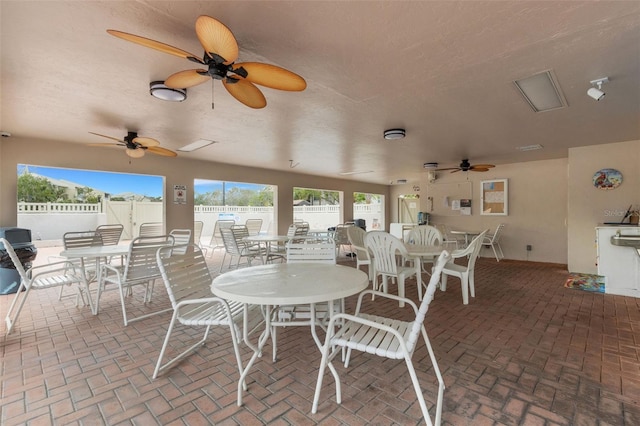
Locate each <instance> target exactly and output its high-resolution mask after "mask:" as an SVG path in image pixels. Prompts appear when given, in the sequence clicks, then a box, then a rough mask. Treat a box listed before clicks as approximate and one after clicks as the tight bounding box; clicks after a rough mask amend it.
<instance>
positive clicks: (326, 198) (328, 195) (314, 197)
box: [293, 188, 340, 205]
mask: <svg viewBox="0 0 640 426" xmlns="http://www.w3.org/2000/svg"><path fill="white" fill-rule="evenodd" d="M293 199H294V200H306V201H308V202H309V203H310V204H312V205H319V204H330V205H336V204H340V193H339V192H338V191H323V190H320V189H309V188H293Z"/></svg>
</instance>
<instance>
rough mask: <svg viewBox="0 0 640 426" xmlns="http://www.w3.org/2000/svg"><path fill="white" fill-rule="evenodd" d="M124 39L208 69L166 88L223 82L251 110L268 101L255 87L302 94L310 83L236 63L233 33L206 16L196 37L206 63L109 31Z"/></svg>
mask: <svg viewBox="0 0 640 426" xmlns="http://www.w3.org/2000/svg"><path fill="white" fill-rule="evenodd" d="M107 32H108V33H109V34H111V35H112V36H115V37H119V38H121V39H124V40H127V41H131V42H133V43H137V44H140V45H142V46H145V47H150V48H152V49H156V50H159V51H161V52H164V53H168V54H170V55H175V56H179V57H181V58H185V59H188V60H190V61H192V62H196V63H198V64H201V65H204V66H205V67H206V69H190V70H185V71H180V72H177V73H175V74H172V75H171V76H169V77H168V78H167V79H166V80H165V82H164V84H165V85H166V86H167V87H170V88H173V89H184V88H189V87H192V86H196V85H198V84H201V83H204V82H206V81H208V80H209V79H210V78H213V79H214V80H221V81H222V84H223V85H224V87H225V89H227V91H228V92H229V93H230V94H231V96H233V97H234V98H236V99H237V100H238V101H240V102H242V103H243V104H245V105H247V106H248V107H251V108H264V107H265V106H266V105H267V100H266V99H265V97H264V95H263V94H262V92H261V91H260V89H258V88H257V87H256V86H255V85H256V84H258V85H261V86H265V87H270V88H272V89H278V90H288V91H302V90H304V89H305V88H306V87H307V82H306V81H305V80H304V79H303V78H302V77H300V76H299V75H298V74H295V73H293V72H291V71H288V70H286V69H284V68H280V67H277V66H275V65H269V64H264V63H260V62H244V63H237V64H236V63H235V61H236V60H237V59H238V43H237V41H236V38H235V37H234V35H233V33H232V32H231V30H230V29H229V28H227V27H226V26H225V25H224V24H223V23H222V22H220V21H218V20H216V19H214V18H211V17H210V16H206V15H202V16H199V17H198V19H197V20H196V35H197V36H198V40H200V44H201V45H202V46H203V47H204V56H203V58H202V59H200V58H199V57H197V56H196V55H194V54H192V53H189V52H186V51H184V50H182V49H178V48H177V47H173V46H170V45H168V44H164V43H161V42H159V41H155V40H151V39H148V38H145V37H140V36H137V35H133V34H129V33H125V32H122V31H117V30H107Z"/></svg>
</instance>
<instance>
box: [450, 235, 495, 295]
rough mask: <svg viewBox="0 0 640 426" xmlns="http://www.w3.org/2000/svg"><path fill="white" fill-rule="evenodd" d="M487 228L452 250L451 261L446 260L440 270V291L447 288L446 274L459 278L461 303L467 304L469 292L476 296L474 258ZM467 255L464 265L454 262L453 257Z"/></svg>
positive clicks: (476, 256)
mask: <svg viewBox="0 0 640 426" xmlns="http://www.w3.org/2000/svg"><path fill="white" fill-rule="evenodd" d="M488 231H489V230H488V229H485V230H484V231H482V232H481V233H480V234H479V235H477V236H476V237H475V238H474V239H473V240H471V242H470V243H469V245H468V246H467V247H466V248H463V249H458V250H454V251H453V252H452V253H451V261H450V262H448V263H447V264H446V265H445V266H444V268H443V270H442V278H441V283H440V289H441V290H442V291H446V290H447V276H448V275H451V276H453V277H458V278H460V285H461V287H462V304H463V305H468V304H469V293H470V294H471V297H476V289H475V282H474V271H475V267H476V259H477V258H478V254H479V253H480V248H481V247H482V241H483V239H484V236H485V235H486V233H487V232H488ZM466 257H468V260H467V263H466V265H462V264H457V263H455V259H459V258H466Z"/></svg>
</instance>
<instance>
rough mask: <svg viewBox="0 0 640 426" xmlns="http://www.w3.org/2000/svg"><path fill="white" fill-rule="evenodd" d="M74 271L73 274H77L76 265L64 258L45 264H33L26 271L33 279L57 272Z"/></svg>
mask: <svg viewBox="0 0 640 426" xmlns="http://www.w3.org/2000/svg"><path fill="white" fill-rule="evenodd" d="M69 271H72V275H77V274H76V267H75V265H74V264H73V263H71V262H69V261H68V260H63V261H60V262H53V263H47V264H45V265H38V266H33V267H31V268H29V269H27V270H26V271H25V272H26V274H27V276H30V277H31V279H32V280H34V279H36V278H37V277H39V276H41V275H51V274H53V273H55V272H65V273H67V272H69Z"/></svg>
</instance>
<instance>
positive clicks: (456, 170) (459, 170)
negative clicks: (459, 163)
mask: <svg viewBox="0 0 640 426" xmlns="http://www.w3.org/2000/svg"><path fill="white" fill-rule="evenodd" d="M461 171H462V169H455V170H454V171H452V172H451V173H458V172H461Z"/></svg>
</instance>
